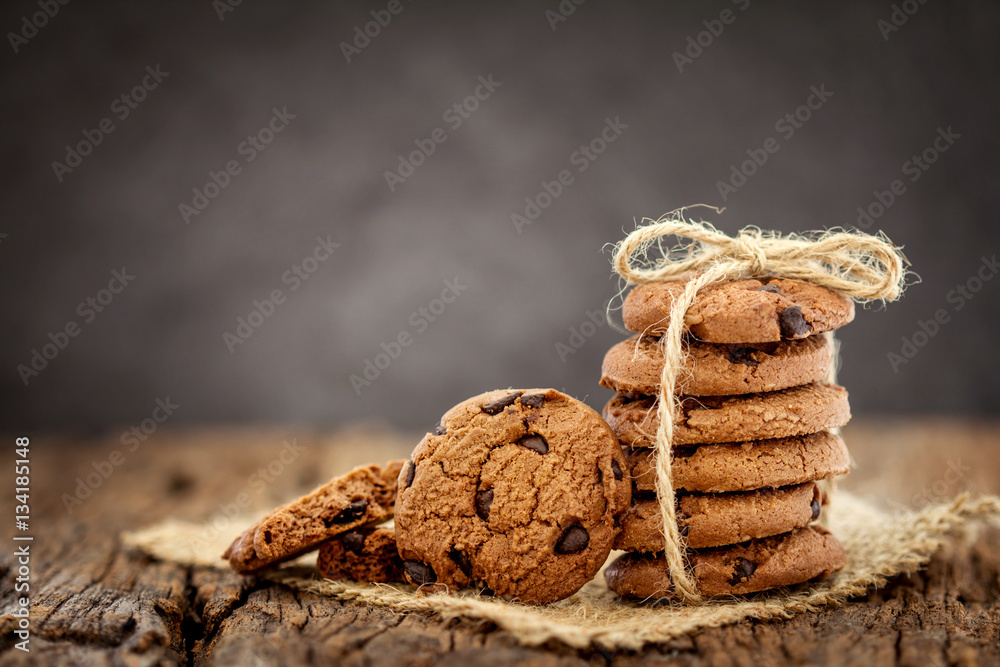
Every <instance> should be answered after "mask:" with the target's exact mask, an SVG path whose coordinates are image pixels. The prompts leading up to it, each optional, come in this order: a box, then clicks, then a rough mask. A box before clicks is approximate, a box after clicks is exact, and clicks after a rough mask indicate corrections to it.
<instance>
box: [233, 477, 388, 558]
mask: <svg viewBox="0 0 1000 667" xmlns="http://www.w3.org/2000/svg"><path fill="white" fill-rule="evenodd" d="M402 466H403V462H402V461H390V462H389V463H388V464H386V466H385V467H384V468H383V467H381V466H377V465H366V466H361V467H359V468H355V469H354V470H352V471H350V472H349V473H347V474H346V475H342V476H340V477H336V478H334V479H333V480H331V481H330V482H328V483H326V484H324V485H323V486H321V487H319V488H318V489H316V490H314V491H312V492H311V493H309V494H308V495H305V496H302V497H301V498H299V499H298V500H296V501H293V502H290V503H288V504H287V505H282V506H281V507H279V508H278V509H276V510H274V511H273V512H271V513H270V514H268V515H267V516H265V517H264V518H263V519H261V520H260V521H258V522H257V523H256V524H255V525H253V526H252V527H251V528H249V529H248V530H247V531H246V532H244V533H243V534H242V535H240V536H239V537H238V538H236V540H235V541H234V542H233V543H232V544H231V545H230V546H229V548H228V549H227V550H226V553H225V554H223V556H222V557H223V558H226V559H228V560H229V564H230V565H231V566H232V568H233V569H234V570H236V571H237V572H243V573H248V572H254V571H256V570H259V569H261V568H264V567H267V566H269V565H274V564H277V563H280V562H282V561H286V560H288V559H290V558H295V557H296V556H299V555H301V554H303V553H305V552H307V551H310V550H312V549H315V548H316V547H317V546H318V545H319V543H320V542H322V541H323V540H327V539H329V538H331V537H333V536H335V535H339V534H340V533H344V532H346V531H349V530H352V529H354V528H357V527H358V526H364V525H368V524H377V523H381V522H383V521H387V520H388V519H391V518H392V513H393V505H394V503H395V500H396V479H397V478H398V477H399V471H400V470H401V469H402Z"/></svg>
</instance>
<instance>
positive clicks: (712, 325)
mask: <svg viewBox="0 0 1000 667" xmlns="http://www.w3.org/2000/svg"><path fill="white" fill-rule="evenodd" d="M686 282H687V280H686V278H679V279H675V280H665V281H660V282H653V283H646V284H643V285H638V286H636V287H635V288H634V289H633V290H632V291H631V292H629V295H628V296H627V297H626V298H625V302H624V304H623V305H622V320H623V321H624V324H625V327H626V328H627V329H628V330H629V331H634V332H636V333H645V334H653V335H657V336H660V335H663V334H664V333H665V332H666V330H667V327H668V326H669V325H670V308H671V306H672V305H673V302H674V299H675V298H677V296H678V295H679V294H680V293H681V292H682V291H683V290H684V287H685V285H686ZM853 319H854V302H853V301H851V300H850V299H847V298H846V297H843V296H841V295H839V294H837V293H836V292H834V291H833V290H829V289H827V288H825V287H820V286H819V285H813V284H811V283H807V282H802V281H800V280H789V279H786V278H778V277H763V278H759V279H755V280H734V281H730V282H722V283H717V284H714V285H709V286H708V287H706V288H704V289H702V290H701V291H700V292H699V293H698V295H697V297H696V299H695V301H694V304H693V305H692V306H691V308H690V309H689V310H688V311H687V313H686V315H685V317H684V324H685V327H686V329H687V330H689V331H690V332H691V333H692V334H694V335H695V336H697V337H698V338H700V339H701V340H704V341H707V342H710V343H766V342H771V341H779V340H786V339H794V338H804V337H806V336H809V335H811V334H817V333H822V332H824V331H833V330H834V329H837V328H839V327H842V326H844V325H845V324H847V323H848V322H850V321H851V320H853Z"/></svg>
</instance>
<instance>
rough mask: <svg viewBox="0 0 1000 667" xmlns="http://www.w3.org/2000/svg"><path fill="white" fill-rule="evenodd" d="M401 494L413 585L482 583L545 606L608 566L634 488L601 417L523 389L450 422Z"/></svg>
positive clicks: (429, 442) (403, 541)
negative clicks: (607, 560) (609, 555)
mask: <svg viewBox="0 0 1000 667" xmlns="http://www.w3.org/2000/svg"><path fill="white" fill-rule="evenodd" d="M399 488H400V492H399V498H398V500H397V503H396V539H397V543H398V547H399V553H400V555H401V556H402V558H403V567H404V573H405V575H406V578H407V579H408V580H409V581H410V582H411V583H413V584H415V585H422V584H431V583H437V584H445V585H447V586H454V587H461V586H469V585H472V584H482V585H485V586H487V587H489V588H490V589H492V590H493V591H494V592H495V593H496V594H497V595H500V596H504V597H508V598H514V599H518V600H520V601H521V602H526V603H545V602H552V601H555V600H560V599H562V598H565V597H568V596H569V595H572V594H573V593H574V592H576V591H577V590H579V589H580V587H582V586H583V585H584V584H585V583H587V582H588V581H590V579H592V578H593V577H594V575H595V574H596V573H597V571H598V570H599V569H600V567H601V566H602V565H603V564H604V561H605V559H606V558H607V556H608V553H609V552H610V550H611V544H612V542H613V541H614V536H615V533H616V532H617V527H616V525H615V524H616V519H617V518H619V517H620V515H621V514H622V512H624V511H625V510H626V509H627V508H628V506H629V503H630V500H631V488H632V485H631V482H630V481H629V479H628V477H627V476H626V474H625V456H624V454H623V453H622V450H621V446H620V445H619V444H618V440H617V438H615V436H614V433H612V432H611V429H610V428H609V427H608V425H607V424H606V423H605V422H604V420H603V419H601V416H600V415H599V414H597V413H596V412H594V411H593V410H592V409H591V408H589V407H588V406H586V405H585V404H583V403H581V402H579V401H577V400H575V399H573V398H570V397H569V396H566V395H565V394H563V393H560V392H558V391H556V390H554V389H525V390H520V391H515V390H501V391H493V392H489V393H486V394H482V395H480V396H476V397H474V398H471V399H469V400H467V401H464V402H463V403H460V404H459V405H457V406H455V407H454V408H452V409H451V410H449V411H448V412H447V413H445V415H444V417H443V418H442V419H441V423H440V424H438V426H437V427H436V428H435V429H434V432H433V433H428V434H427V435H426V436H425V437H424V439H423V440H422V441H421V442H420V444H419V445H417V447H416V449H415V450H414V451H413V457H412V459H411V460H410V462H408V463H407V464H406V465H405V467H404V468H403V470H402V472H401V473H400V477H399Z"/></svg>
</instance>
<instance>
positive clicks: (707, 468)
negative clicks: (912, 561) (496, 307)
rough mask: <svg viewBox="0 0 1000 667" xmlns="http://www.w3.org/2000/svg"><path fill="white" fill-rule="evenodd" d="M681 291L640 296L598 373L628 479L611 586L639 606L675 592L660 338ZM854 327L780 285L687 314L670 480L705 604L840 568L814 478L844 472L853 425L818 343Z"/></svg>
mask: <svg viewBox="0 0 1000 667" xmlns="http://www.w3.org/2000/svg"><path fill="white" fill-rule="evenodd" d="M684 287H685V281H684V280H683V279H678V280H670V281H663V282H656V283H647V284H643V285H639V286H637V287H636V288H634V289H633V290H632V292H631V293H630V294H629V295H628V297H627V298H626V300H625V303H624V306H623V311H622V317H623V320H624V323H625V326H626V327H627V328H628V329H629V330H630V331H634V332H636V333H637V334H639V335H637V336H634V337H632V338H630V339H628V340H625V341H622V342H621V343H619V344H618V345H615V346H614V347H612V348H611V349H610V350H609V351H608V353H607V355H606V356H605V358H604V366H603V369H602V374H603V377H602V378H601V385H603V386H605V387H608V388H610V389H613V390H615V391H616V392H618V393H617V394H616V395H615V396H614V397H613V398H612V399H611V401H610V402H609V403H608V404H607V406H606V407H605V410H604V418H605V419H606V420H607V422H608V424H609V425H610V426H611V428H612V430H613V431H614V432H615V434H616V435H617V436H618V438H619V439H620V440H621V443H622V445H623V446H624V448H625V454H626V458H627V460H628V465H629V471H630V475H631V479H632V483H633V494H632V505H631V507H630V508H629V510H628V511H627V512H626V513H625V514H624V515H623V517H622V519H621V530H620V532H619V533H618V536H617V538H616V541H615V545H614V546H615V548H617V549H622V550H624V551H627V552H629V553H627V554H625V555H624V556H622V557H620V558H619V559H617V560H616V561H615V562H613V563H612V564H611V565H610V566H609V567H608V569H607V570H606V572H605V578H606V580H607V582H608V585H609V586H610V587H611V588H612V589H613V590H615V591H617V592H618V593H619V594H621V595H623V596H626V597H631V598H640V599H651V598H668V597H671V595H672V589H671V585H670V578H669V573H668V572H667V566H666V562H665V560H664V559H663V558H662V555H661V552H662V551H663V549H664V538H663V534H662V531H661V527H662V519H661V515H660V510H659V505H658V500H657V497H656V458H655V457H656V454H655V449H654V447H655V434H656V430H657V427H658V415H657V399H656V397H657V396H658V394H659V392H660V378H661V373H662V371H663V364H664V362H663V356H662V352H661V348H660V345H659V336H661V335H662V334H664V333H665V332H666V329H667V326H668V325H669V318H670V308H671V305H672V304H673V301H674V299H675V298H676V297H677V296H678V295H679V294H680V292H681V291H682V290H683V289H684ZM853 318H854V304H853V302H851V301H850V300H849V299H846V298H844V297H842V296H840V295H838V294H836V293H835V292H832V291H830V290H828V289H825V288H823V287H819V286H817V285H813V284H809V283H805V282H801V281H796V280H789V279H784V278H780V277H767V278H761V279H756V280H736V281H731V282H726V283H720V284H717V285H713V286H710V287H708V288H706V289H704V290H702V292H700V293H699V295H698V297H697V299H696V301H695V303H694V304H693V306H692V307H691V308H690V309H689V310H688V312H687V314H686V317H685V330H686V332H687V333H686V341H685V346H686V348H687V352H688V353H687V355H686V356H685V361H684V367H683V368H681V369H680V372H679V374H678V382H677V387H678V392H679V393H680V394H682V396H681V411H680V414H678V415H677V416H676V418H675V422H674V430H673V433H674V442H673V444H674V455H673V459H672V482H673V486H674V489H675V491H676V493H677V507H676V510H677V517H678V527H679V528H680V533H681V535H683V536H684V538H685V540H686V542H687V546H688V548H689V549H690V552H689V554H688V559H689V563H690V564H691V567H692V569H693V573H694V576H695V581H696V582H697V586H698V590H699V592H700V593H701V594H702V595H706V596H719V595H730V594H744V593H753V592H757V591H762V590H767V589H771V588H776V587H779V586H786V585H791V584H796V583H801V582H803V581H806V580H809V579H812V578H814V577H818V576H822V575H825V574H829V573H830V572H833V571H836V570H838V569H840V568H842V567H843V565H844V563H845V558H846V556H845V553H844V550H843V547H842V546H841V545H840V543H839V542H838V541H837V539H836V538H835V537H833V536H832V535H831V534H829V533H828V532H827V531H826V530H824V529H823V528H821V527H819V526H817V525H814V522H816V521H817V520H818V519H819V517H820V512H821V508H822V505H823V504H824V497H823V494H822V493H821V491H820V489H819V487H818V486H817V484H816V482H817V481H818V480H822V479H829V478H831V477H834V476H836V475H840V474H844V473H846V472H847V471H848V468H849V458H848V453H847V449H846V447H845V445H844V442H843V440H841V438H840V436H839V435H837V434H836V432H835V431H834V430H833V429H836V428H837V427H840V426H843V425H844V424H845V423H846V422H847V421H848V420H849V419H850V408H849V406H848V401H847V392H846V391H845V390H844V389H843V388H842V387H839V386H837V385H834V384H830V383H827V382H824V378H826V377H827V374H828V371H829V369H830V365H831V362H832V360H833V356H834V349H833V344H832V342H831V340H829V339H828V337H827V336H825V335H823V334H824V333H825V332H828V331H833V330H834V329H836V328H838V327H840V326H842V325H844V324H847V323H848V322H850V321H851V320H852V319H853Z"/></svg>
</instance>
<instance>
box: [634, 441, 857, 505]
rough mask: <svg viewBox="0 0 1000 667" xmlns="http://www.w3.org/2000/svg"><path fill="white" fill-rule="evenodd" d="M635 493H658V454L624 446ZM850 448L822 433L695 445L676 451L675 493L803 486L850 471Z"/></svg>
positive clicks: (646, 449) (672, 466) (673, 470)
mask: <svg viewBox="0 0 1000 667" xmlns="http://www.w3.org/2000/svg"><path fill="white" fill-rule="evenodd" d="M624 451H625V458H626V459H627V460H628V465H629V474H630V476H631V478H632V488H633V494H635V493H637V492H638V493H641V492H649V491H656V450H655V449H651V448H648V447H625V448H624ZM850 466H851V459H850V456H849V454H848V452H847V445H845V444H844V441H843V439H841V437H840V436H838V435H834V434H833V433H830V432H829V431H820V432H819V433H811V434H809V435H802V436H796V437H792V438H774V439H771V440H754V441H750V442H731V443H721V444H712V445H694V446H687V447H678V448H675V449H674V458H673V462H672V463H671V467H670V470H671V477H672V481H673V484H674V489H676V490H678V491H698V492H701V493H719V492H724V491H749V490H752V489H761V488H775V487H779V486H791V485H793V484H802V483H803V482H811V481H814V480H817V479H827V478H830V477H834V476H836V475H842V474H845V473H847V472H848V471H849V470H850Z"/></svg>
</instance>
